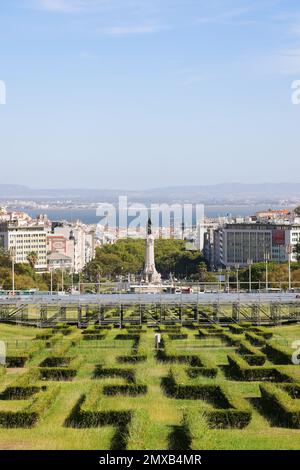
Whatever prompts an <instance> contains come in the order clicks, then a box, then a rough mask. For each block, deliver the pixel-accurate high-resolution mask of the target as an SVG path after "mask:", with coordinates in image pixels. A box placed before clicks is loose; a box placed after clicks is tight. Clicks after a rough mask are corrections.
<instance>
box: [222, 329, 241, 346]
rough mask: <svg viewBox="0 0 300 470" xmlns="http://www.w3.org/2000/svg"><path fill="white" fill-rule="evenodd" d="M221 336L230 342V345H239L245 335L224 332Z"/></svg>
mask: <svg viewBox="0 0 300 470" xmlns="http://www.w3.org/2000/svg"><path fill="white" fill-rule="evenodd" d="M221 338H222V339H223V340H224V341H225V342H226V343H227V344H228V346H239V345H240V343H241V341H242V340H243V339H244V336H242V335H237V334H233V333H228V332H224V333H222V334H221Z"/></svg>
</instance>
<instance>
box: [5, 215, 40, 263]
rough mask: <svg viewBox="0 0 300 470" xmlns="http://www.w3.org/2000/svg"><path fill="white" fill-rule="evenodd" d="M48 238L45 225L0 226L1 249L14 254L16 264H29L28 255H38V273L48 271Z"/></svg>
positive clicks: (10, 223) (11, 224) (15, 223)
mask: <svg viewBox="0 0 300 470" xmlns="http://www.w3.org/2000/svg"><path fill="white" fill-rule="evenodd" d="M46 238H47V233H46V231H45V228H44V226H43V225H30V226H28V225H22V224H21V225H20V224H19V223H18V221H13V222H5V223H1V224H0V248H2V249H4V250H5V251H9V252H10V253H12V254H13V256H14V259H15V262H16V263H28V259H27V257H28V255H29V254H30V253H36V255H37V263H36V265H35V269H36V270H37V271H45V270H46V269H47V247H46Z"/></svg>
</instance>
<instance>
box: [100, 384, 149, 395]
mask: <svg viewBox="0 0 300 470" xmlns="http://www.w3.org/2000/svg"><path fill="white" fill-rule="evenodd" d="M147 391H148V387H147V385H140V384H125V385H104V386H103V394H104V395H108V396H111V395H126V396H130V397H136V396H139V395H145V394H146V393H147Z"/></svg>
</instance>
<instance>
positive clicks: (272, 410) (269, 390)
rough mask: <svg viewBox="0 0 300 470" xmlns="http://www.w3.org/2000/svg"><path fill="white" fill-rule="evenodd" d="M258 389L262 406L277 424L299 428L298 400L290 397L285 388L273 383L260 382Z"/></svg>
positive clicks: (299, 411)
mask: <svg viewBox="0 0 300 470" xmlns="http://www.w3.org/2000/svg"><path fill="white" fill-rule="evenodd" d="M260 391H261V396H262V399H263V406H264V408H265V409H266V411H267V412H268V413H269V415H270V417H271V419H272V420H274V418H275V419H276V424H277V425H278V424H279V425H281V426H285V427H289V428H296V429H299V428H300V403H299V401H298V400H295V399H293V398H291V396H290V395H289V394H288V393H287V392H286V391H285V390H283V389H282V388H280V387H279V386H276V385H274V384H261V385H260Z"/></svg>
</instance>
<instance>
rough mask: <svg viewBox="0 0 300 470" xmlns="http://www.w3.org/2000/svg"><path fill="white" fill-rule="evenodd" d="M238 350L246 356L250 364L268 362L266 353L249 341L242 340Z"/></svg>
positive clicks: (255, 364) (257, 364) (256, 364)
mask: <svg viewBox="0 0 300 470" xmlns="http://www.w3.org/2000/svg"><path fill="white" fill-rule="evenodd" d="M238 352H239V354H241V355H242V356H243V357H244V359H245V360H246V361H247V362H248V364H249V365H250V366H263V365H264V364H265V362H266V356H265V354H263V353H262V352H261V351H260V350H259V349H257V348H255V347H254V346H252V345H251V344H250V343H248V342H247V341H241V342H240V346H239V349H238Z"/></svg>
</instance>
